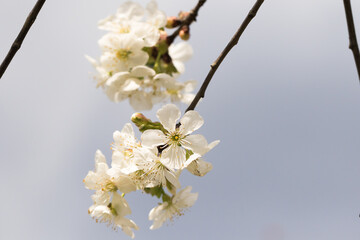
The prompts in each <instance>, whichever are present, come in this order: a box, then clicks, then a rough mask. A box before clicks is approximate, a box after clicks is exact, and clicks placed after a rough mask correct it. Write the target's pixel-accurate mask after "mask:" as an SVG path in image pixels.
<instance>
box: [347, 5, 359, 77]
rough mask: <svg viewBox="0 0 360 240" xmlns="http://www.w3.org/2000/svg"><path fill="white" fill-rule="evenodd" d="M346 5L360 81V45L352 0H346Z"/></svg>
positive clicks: (351, 42) (350, 36)
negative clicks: (352, 9)
mask: <svg viewBox="0 0 360 240" xmlns="http://www.w3.org/2000/svg"><path fill="white" fill-rule="evenodd" d="M344 7H345V14H346V22H347V26H348V30H349V41H350V44H349V48H350V49H351V51H352V53H353V55H354V60H355V64H356V68H357V72H358V76H359V81H360V53H359V46H358V43H357V40H356V33H355V26H354V19H353V15H352V11H351V2H350V0H344Z"/></svg>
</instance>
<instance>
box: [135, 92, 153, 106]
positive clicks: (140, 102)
mask: <svg viewBox="0 0 360 240" xmlns="http://www.w3.org/2000/svg"><path fill="white" fill-rule="evenodd" d="M129 102H130V105H131V106H132V107H133V108H134V109H135V111H142V110H150V109H151V108H152V101H151V96H150V94H148V93H146V92H142V91H135V92H134V93H132V94H131V96H130V99H129Z"/></svg>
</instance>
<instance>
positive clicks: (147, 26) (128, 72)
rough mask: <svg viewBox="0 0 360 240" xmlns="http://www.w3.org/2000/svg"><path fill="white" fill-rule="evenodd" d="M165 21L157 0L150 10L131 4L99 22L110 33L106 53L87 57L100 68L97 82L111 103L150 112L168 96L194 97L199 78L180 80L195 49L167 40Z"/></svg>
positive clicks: (176, 98)
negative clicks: (193, 92)
mask: <svg viewBox="0 0 360 240" xmlns="http://www.w3.org/2000/svg"><path fill="white" fill-rule="evenodd" d="M166 23H167V16H166V14H165V13H164V12H163V11H161V10H159V9H158V7H157V4H156V2H155V1H150V2H149V3H148V5H147V6H146V8H143V7H142V6H141V5H139V4H137V3H134V2H131V1H129V2H126V3H124V4H122V5H121V6H120V7H119V9H118V11H117V12H116V14H115V15H111V16H108V17H107V18H105V19H103V20H101V21H100V22H99V28H100V29H102V30H105V31H108V32H107V33H106V34H105V35H104V36H103V37H102V38H101V39H100V40H99V46H100V48H101V50H102V55H101V57H100V59H99V60H98V61H97V60H95V59H93V58H91V57H89V56H86V58H87V59H88V61H89V62H90V63H91V64H92V65H93V66H94V67H95V69H96V71H97V74H95V76H94V78H95V79H96V81H97V86H98V87H99V86H101V87H102V88H103V89H104V90H105V92H106V95H107V96H108V97H109V99H110V100H111V101H114V102H120V101H123V100H126V99H129V102H130V105H131V106H132V107H133V108H134V109H135V110H137V111H140V110H150V109H151V108H152V107H153V105H154V104H157V103H160V102H163V101H168V100H170V101H172V102H178V101H181V102H184V103H186V104H189V103H190V102H191V101H192V99H193V98H194V96H195V95H194V94H192V93H190V92H192V91H193V90H194V86H195V83H194V81H187V82H180V81H178V80H177V79H178V77H179V76H180V74H182V73H183V72H184V71H185V66H184V61H187V60H188V59H189V58H190V57H191V56H192V53H193V51H192V48H191V46H190V45H189V44H187V43H182V42H181V43H178V44H172V43H170V42H168V41H167V33H166V31H165V30H164V27H165V25H166Z"/></svg>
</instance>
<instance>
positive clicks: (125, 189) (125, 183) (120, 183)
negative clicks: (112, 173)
mask: <svg viewBox="0 0 360 240" xmlns="http://www.w3.org/2000/svg"><path fill="white" fill-rule="evenodd" d="M114 183H115V185H116V186H117V188H118V189H119V190H120V192H122V193H125V194H126V193H129V192H132V191H136V185H135V184H134V182H133V181H132V180H131V179H130V178H129V177H128V176H126V175H122V176H121V175H120V176H119V177H118V178H116V180H115V182H114Z"/></svg>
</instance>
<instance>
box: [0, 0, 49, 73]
mask: <svg viewBox="0 0 360 240" xmlns="http://www.w3.org/2000/svg"><path fill="white" fill-rule="evenodd" d="M45 1H46V0H38V1H37V2H36V4H35V6H34V7H33V9H32V10H31V12H30V14H29V16H28V17H27V18H26V21H25V23H24V25H23V27H22V28H21V31H20V32H19V34H18V36H17V37H16V39H15V41H14V43H13V44H12V45H11V48H10V50H9V52H8V54H7V55H6V57H5V59H4V61H3V62H2V63H1V65H0V79H1V77H2V75H3V74H4V72H5V71H6V69H7V67H8V66H9V64H10V62H11V60H12V59H13V57H14V56H15V54H16V52H17V51H18V50H19V49H20V47H21V44H22V42H23V41H24V38H25V37H26V34H27V33H28V31H29V29H30V28H31V25H32V24H33V23H34V22H35V19H36V17H37V15H38V13H39V12H40V10H41V8H42V6H43V5H44V3H45Z"/></svg>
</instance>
